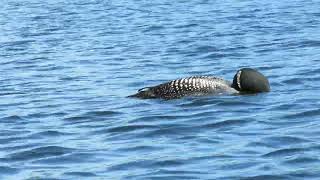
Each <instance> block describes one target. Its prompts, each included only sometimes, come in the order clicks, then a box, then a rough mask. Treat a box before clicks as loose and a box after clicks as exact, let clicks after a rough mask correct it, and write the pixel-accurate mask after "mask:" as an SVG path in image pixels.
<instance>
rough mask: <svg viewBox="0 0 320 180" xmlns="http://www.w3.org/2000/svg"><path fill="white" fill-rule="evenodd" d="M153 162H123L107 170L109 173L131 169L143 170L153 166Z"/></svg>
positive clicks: (143, 160)
mask: <svg viewBox="0 0 320 180" xmlns="http://www.w3.org/2000/svg"><path fill="white" fill-rule="evenodd" d="M153 162H154V161H153V160H145V159H142V160H131V161H127V162H123V163H120V164H117V165H112V166H110V167H108V168H107V171H123V170H129V169H143V168H145V167H146V166H148V167H150V166H152V164H153Z"/></svg>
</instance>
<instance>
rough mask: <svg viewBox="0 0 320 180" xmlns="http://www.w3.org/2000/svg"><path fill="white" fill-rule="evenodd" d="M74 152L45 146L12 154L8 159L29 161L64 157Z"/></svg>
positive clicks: (69, 149)
mask: <svg viewBox="0 0 320 180" xmlns="http://www.w3.org/2000/svg"><path fill="white" fill-rule="evenodd" d="M72 151H74V149H71V148H64V147H60V146H45V147H39V148H34V149H31V150H27V151H22V152H17V153H12V154H10V155H8V157H7V159H8V160H9V161H28V160H36V159H41V158H47V157H52V156H62V155H64V154H68V153H71V152H72Z"/></svg>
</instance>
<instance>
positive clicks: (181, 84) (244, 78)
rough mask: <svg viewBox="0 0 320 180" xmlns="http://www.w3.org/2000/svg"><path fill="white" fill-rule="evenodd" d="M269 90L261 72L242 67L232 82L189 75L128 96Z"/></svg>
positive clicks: (147, 96) (165, 97) (204, 94)
mask: <svg viewBox="0 0 320 180" xmlns="http://www.w3.org/2000/svg"><path fill="white" fill-rule="evenodd" d="M269 91H270V85H269V81H268V79H267V78H266V77H265V76H264V75H263V74H261V73H260V72H258V71H257V70H255V69H252V68H242V69H240V70H238V71H237V73H236V74H235V75H234V77H233V81H232V83H231V82H229V81H227V80H224V79H222V78H218V77H213V76H191V77H187V78H182V79H176V80H173V81H169V82H166V83H163V84H160V85H157V86H152V87H145V88H142V89H140V90H138V92H137V93H136V94H133V95H130V96H128V97H136V98H141V99H152V98H161V99H177V98H182V97H185V96H207V95H216V94H247V93H260V92H269Z"/></svg>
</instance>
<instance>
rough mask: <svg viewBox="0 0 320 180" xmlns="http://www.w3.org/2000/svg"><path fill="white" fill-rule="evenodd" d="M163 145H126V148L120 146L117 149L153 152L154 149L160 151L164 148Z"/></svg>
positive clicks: (120, 150) (121, 150)
mask: <svg viewBox="0 0 320 180" xmlns="http://www.w3.org/2000/svg"><path fill="white" fill-rule="evenodd" d="M163 149H164V148H163V147H160V146H159V147H157V146H147V145H138V146H134V147H125V148H119V149H117V151H119V152H137V153H142V152H152V151H159V150H163Z"/></svg>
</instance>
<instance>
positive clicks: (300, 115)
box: [283, 109, 320, 119]
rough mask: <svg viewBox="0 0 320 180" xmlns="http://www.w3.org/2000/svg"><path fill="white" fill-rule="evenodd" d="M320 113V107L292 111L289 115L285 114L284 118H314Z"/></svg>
mask: <svg viewBox="0 0 320 180" xmlns="http://www.w3.org/2000/svg"><path fill="white" fill-rule="evenodd" d="M319 115H320V109H313V110H306V111H303V112H297V113H290V114H288V115H284V116H283V118H287V119H296V118H312V117H318V116H319Z"/></svg>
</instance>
